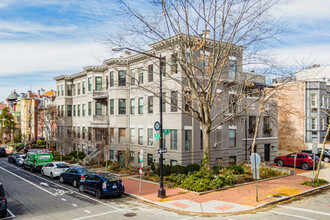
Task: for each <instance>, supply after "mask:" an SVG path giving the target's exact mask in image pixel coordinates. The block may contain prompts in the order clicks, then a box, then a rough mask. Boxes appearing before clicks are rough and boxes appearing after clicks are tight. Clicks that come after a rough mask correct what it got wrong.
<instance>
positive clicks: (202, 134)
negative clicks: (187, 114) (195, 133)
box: [200, 130, 204, 150]
mask: <svg viewBox="0 0 330 220" xmlns="http://www.w3.org/2000/svg"><path fill="white" fill-rule="evenodd" d="M200 133H201V134H200V136H201V142H200V143H201V146H200V147H201V150H203V148H204V146H203V130H201V132H200Z"/></svg>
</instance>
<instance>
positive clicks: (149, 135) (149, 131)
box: [148, 128, 154, 146]
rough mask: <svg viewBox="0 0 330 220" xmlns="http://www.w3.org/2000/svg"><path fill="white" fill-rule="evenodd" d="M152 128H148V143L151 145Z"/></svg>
mask: <svg viewBox="0 0 330 220" xmlns="http://www.w3.org/2000/svg"><path fill="white" fill-rule="evenodd" d="M153 140H154V139H153V129H152V128H148V145H149V146H152V145H153Z"/></svg>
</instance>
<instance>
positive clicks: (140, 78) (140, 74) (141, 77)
mask: <svg viewBox="0 0 330 220" xmlns="http://www.w3.org/2000/svg"><path fill="white" fill-rule="evenodd" d="M140 84H143V69H142V68H140V69H139V85H140Z"/></svg>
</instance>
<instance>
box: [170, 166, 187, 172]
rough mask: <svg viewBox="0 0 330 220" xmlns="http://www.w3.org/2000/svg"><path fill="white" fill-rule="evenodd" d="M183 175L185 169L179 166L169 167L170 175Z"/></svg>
mask: <svg viewBox="0 0 330 220" xmlns="http://www.w3.org/2000/svg"><path fill="white" fill-rule="evenodd" d="M173 173H174V174H184V173H185V167H183V166H180V165H175V166H173V167H171V174H173Z"/></svg>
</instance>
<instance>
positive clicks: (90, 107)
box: [88, 102, 92, 115]
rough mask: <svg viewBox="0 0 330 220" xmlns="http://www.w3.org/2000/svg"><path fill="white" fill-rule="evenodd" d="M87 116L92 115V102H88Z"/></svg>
mask: <svg viewBox="0 0 330 220" xmlns="http://www.w3.org/2000/svg"><path fill="white" fill-rule="evenodd" d="M88 115H92V102H88Z"/></svg>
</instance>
